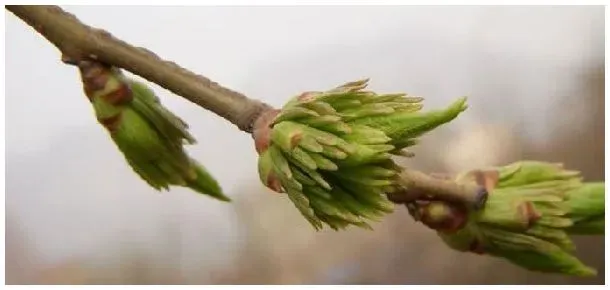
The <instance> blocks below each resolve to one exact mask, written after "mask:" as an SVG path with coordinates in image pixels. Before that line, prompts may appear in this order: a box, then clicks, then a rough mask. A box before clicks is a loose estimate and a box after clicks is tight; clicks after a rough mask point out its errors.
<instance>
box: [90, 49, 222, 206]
mask: <svg viewBox="0 0 610 290" xmlns="http://www.w3.org/2000/svg"><path fill="white" fill-rule="evenodd" d="M78 67H79V70H80V75H81V79H82V82H83V87H84V91H85V94H86V96H87V97H88V98H89V100H90V102H91V103H92V105H93V109H94V111H95V115H96V118H97V120H98V121H99V123H100V124H101V125H103V126H104V128H106V129H107V131H108V132H109V134H110V137H111V138H112V140H113V141H114V142H115V144H116V145H117V147H118V148H119V150H120V151H121V152H122V153H123V155H124V157H125V159H126V161H127V163H128V164H129V165H130V166H131V168H132V169H133V170H134V171H135V172H136V173H137V174H138V175H139V176H140V177H141V178H142V179H143V180H144V181H145V182H146V183H147V184H148V185H150V186H151V187H153V188H155V189H156V190H169V188H170V186H183V187H188V188H190V189H192V190H194V191H196V192H198V193H201V194H205V195H207V196H210V197H213V198H215V199H218V200H222V201H230V199H229V198H228V197H227V196H226V195H224V193H223V192H222V189H221V187H220V186H219V184H218V182H217V181H216V180H215V179H214V178H213V177H212V175H211V174H210V173H209V172H208V171H207V170H206V168H205V167H204V166H203V165H202V164H200V163H198V162H197V161H195V160H194V159H192V158H191V157H189V156H188V153H187V152H186V151H185V149H184V145H185V144H195V143H196V140H195V138H194V137H193V136H191V134H190V133H189V132H188V125H187V124H186V123H185V122H184V121H183V120H182V119H180V118H179V117H178V116H176V115H175V114H173V113H172V112H171V111H169V110H168V109H167V108H166V107H164V106H163V105H162V104H161V102H160V100H159V98H158V97H157V96H156V95H155V93H154V92H153V91H152V90H151V89H150V88H148V86H147V85H146V84H144V83H141V82H137V81H135V80H133V79H130V78H128V77H126V76H124V75H123V74H122V73H121V71H120V70H119V69H117V68H114V67H109V66H106V65H104V64H101V63H98V62H93V61H81V62H80V63H79V64H78Z"/></svg>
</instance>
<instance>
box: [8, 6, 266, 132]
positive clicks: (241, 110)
mask: <svg viewBox="0 0 610 290" xmlns="http://www.w3.org/2000/svg"><path fill="white" fill-rule="evenodd" d="M5 7H6V9H7V10H8V11H10V12H12V13H13V14H15V15H16V16H17V17H19V18H21V20H23V21H25V22H26V23H27V24H29V25H30V26H32V27H33V28H34V29H36V31H38V32H39V33H40V34H42V35H43V36H44V37H45V38H46V39H47V40H49V41H50V42H51V43H53V44H54V45H55V46H56V47H57V48H58V49H59V50H60V51H61V52H62V61H64V62H65V63H69V64H75V63H77V62H78V61H81V60H85V59H93V60H97V61H100V62H103V63H106V64H109V65H112V66H116V67H119V68H122V69H125V70H127V71H130V72H132V73H134V74H136V75H139V76H141V77H143V78H144V79H147V80H149V81H151V82H153V83H156V84H158V85H160V86H161V87H163V88H165V89H167V90H169V91H171V92H173V93H174V94H176V95H179V96H182V97H184V98H185V99H187V100H189V101H191V102H193V103H195V104H197V105H199V106H201V107H203V108H204V109H207V110H210V111H212V112H214V113H216V114H217V115H219V116H221V117H223V118H225V119H227V120H228V121H229V122H231V123H233V124H235V125H236V126H237V127H238V128H239V129H240V130H242V131H245V132H248V133H251V132H252V125H253V123H254V121H255V120H256V118H257V117H258V115H259V114H260V113H261V112H263V111H265V110H266V109H268V108H270V107H269V106H268V105H266V104H264V103H262V102H259V101H256V100H252V99H249V98H247V97H246V96H244V95H242V94H240V93H238V92H235V91H232V90H230V89H227V88H224V87H222V86H220V85H218V84H217V83H215V82H212V81H211V80H209V79H207V78H206V77H203V76H201V75H197V74H195V73H192V72H190V71H188V70H186V69H184V68H182V67H180V66H178V65H177V64H175V63H173V62H170V61H166V60H163V59H161V58H160V57H159V56H157V55H156V54H154V53H153V52H151V51H149V50H147V49H145V48H138V47H135V46H132V45H130V44H128V43H126V42H124V41H122V40H120V39H117V38H115V37H113V36H112V35H111V34H110V33H108V32H106V31H104V30H101V29H97V28H93V27H90V26H88V25H86V24H84V23H82V22H80V21H79V20H78V19H77V18H76V17H75V16H74V15H72V14H70V13H68V12H66V11H64V10H62V9H61V8H59V7H58V6H20V5H15V6H10V5H7V6H5Z"/></svg>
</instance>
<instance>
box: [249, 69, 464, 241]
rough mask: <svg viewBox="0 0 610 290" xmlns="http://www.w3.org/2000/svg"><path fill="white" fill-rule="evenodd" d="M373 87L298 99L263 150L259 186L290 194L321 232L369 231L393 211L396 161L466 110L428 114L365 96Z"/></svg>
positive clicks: (408, 102) (396, 100) (460, 105)
mask: <svg viewBox="0 0 610 290" xmlns="http://www.w3.org/2000/svg"><path fill="white" fill-rule="evenodd" d="M367 82H368V80H361V81H356V82H350V83H347V84H344V85H342V86H339V87H337V88H335V89H332V90H329V91H325V92H307V93H303V94H301V95H300V96H298V97H295V98H293V99H292V100H290V101H289V102H288V103H287V104H286V105H285V106H284V107H283V108H282V109H281V111H280V112H279V113H278V114H277V116H276V117H275V119H274V120H273V121H272V122H271V124H269V126H270V132H269V136H267V138H268V140H269V144H268V146H266V147H265V149H264V150H262V151H261V152H259V153H260V158H259V165H258V166H259V175H260V178H261V181H262V182H263V183H264V184H265V185H266V186H267V187H269V188H271V189H273V190H275V191H277V192H285V193H287V195H288V197H289V198H290V200H291V201H292V202H293V203H294V204H295V206H296V207H297V209H298V210H299V211H300V212H301V214H303V216H304V217H305V218H306V219H307V220H308V221H309V222H310V223H311V224H312V225H313V226H314V227H315V228H316V229H321V228H322V227H323V224H327V225H328V226H330V227H331V228H333V229H335V230H338V229H343V228H345V227H347V226H349V225H355V226H358V227H362V228H370V225H369V222H370V221H375V220H378V219H379V218H381V217H382V216H384V215H385V214H386V213H389V212H392V210H393V203H392V202H390V201H389V200H388V199H387V198H386V193H388V192H391V191H392V190H393V189H394V186H395V184H396V181H395V179H396V177H397V174H398V173H399V172H400V170H401V169H400V167H399V166H398V165H396V164H395V163H394V161H393V160H392V155H393V154H401V153H403V152H402V151H401V149H403V148H405V147H408V146H410V145H413V144H415V143H416V138H417V137H419V136H421V135H422V134H424V133H425V132H427V131H430V130H432V129H434V128H436V127H438V126H440V125H441V124H444V123H446V122H448V121H450V120H452V119H454V118H455V117H456V116H457V115H458V114H459V113H460V112H462V111H463V110H464V109H465V108H466V106H465V98H462V99H460V100H458V101H457V102H455V103H454V104H453V105H451V106H450V107H449V108H447V109H445V110H442V111H431V112H425V113H424V112H421V109H422V103H421V102H422V98H420V97H412V96H407V95H406V94H377V93H374V92H370V91H364V90H363V89H364V88H366V86H367Z"/></svg>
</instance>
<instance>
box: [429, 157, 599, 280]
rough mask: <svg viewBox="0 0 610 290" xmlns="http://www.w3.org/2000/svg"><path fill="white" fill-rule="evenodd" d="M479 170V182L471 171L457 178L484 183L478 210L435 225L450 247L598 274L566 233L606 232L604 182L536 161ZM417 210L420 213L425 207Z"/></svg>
mask: <svg viewBox="0 0 610 290" xmlns="http://www.w3.org/2000/svg"><path fill="white" fill-rule="evenodd" d="M477 172H478V175H479V177H480V176H483V178H478V181H476V180H477V178H476V177H474V176H475V175H477V174H473V173H474V172H470V173H467V174H462V175H461V176H459V177H458V178H457V181H458V182H477V183H479V184H482V185H485V186H486V187H487V189H488V191H489V198H488V200H487V202H486V204H485V207H484V208H483V209H482V210H479V211H472V212H469V213H467V214H466V215H467V218H465V219H463V220H464V221H465V223H463V224H462V226H461V227H460V228H459V229H457V230H455V229H453V230H449V231H448V230H443V229H437V231H438V233H439V235H440V236H441V237H442V238H443V240H444V241H445V242H446V243H447V244H448V245H449V246H450V247H452V248H454V249H456V250H459V251H470V252H475V253H480V254H489V255H492V256H497V257H502V258H505V259H507V260H509V261H511V262H512V263H514V264H516V265H519V266H521V267H524V268H526V269H529V270H533V271H541V272H553V273H562V274H567V275H576V276H591V275H596V270H595V269H592V268H590V267H588V266H586V265H584V264H583V263H582V262H581V261H580V260H579V259H578V258H577V257H575V256H574V251H575V246H574V243H573V242H572V240H571V238H570V236H569V235H570V234H604V215H605V209H604V197H605V190H604V184H603V183H583V182H582V181H581V179H582V178H581V176H580V173H579V172H577V171H570V170H565V169H564V168H563V167H562V166H561V165H560V164H554V163H546V162H538V161H522V162H517V163H514V164H510V165H508V166H504V167H500V168H495V169H492V170H489V171H477ZM481 174H482V175H481ZM434 204H435V206H434V207H430V209H433V210H434V212H433V213H439V212H451V213H452V214H453V216H449V215H447V217H451V218H454V219H455V217H456V216H459V215H456V214H455V207H453V208H452V206H450V205H447V204H442V203H440V202H435V203H434ZM438 207H445V209H444V211H440V210H439V209H438ZM450 208H451V209H450ZM420 210H421V212H423V213H424V216H425V215H426V213H427V212H428V211H429V210H428V209H427V208H421V209H420ZM452 210H453V211H452ZM430 214H432V212H430ZM436 220H439V218H438V217H436Z"/></svg>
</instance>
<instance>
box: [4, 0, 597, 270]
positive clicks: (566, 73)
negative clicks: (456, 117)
mask: <svg viewBox="0 0 610 290" xmlns="http://www.w3.org/2000/svg"><path fill="white" fill-rule="evenodd" d="M66 9H67V10H69V11H70V12H73V13H74V14H76V16H77V17H79V18H80V19H81V20H82V21H84V22H85V23H88V24H90V25H92V26H96V27H100V28H104V29H106V30H108V31H110V32H111V33H113V34H114V35H116V36H117V37H119V38H122V39H124V40H126V41H128V42H130V43H132V44H134V45H137V46H143V47H147V48H148V49H150V50H152V51H154V52H156V53H157V54H158V55H160V56H161V57H163V58H166V59H169V60H172V61H175V62H177V63H178V64H181V65H182V66H185V67H187V68H188V69H191V70H193V71H195V72H198V73H201V74H203V75H205V76H207V77H208V78H211V79H212V80H214V81H217V82H219V83H220V84H223V85H225V86H228V87H230V88H232V89H235V90H238V91H241V92H243V93H245V94H247V95H249V96H250V97H252V98H257V99H260V100H263V101H266V102H268V103H271V104H273V105H278V106H279V105H281V104H282V103H283V102H284V101H285V100H286V99H287V98H289V97H291V96H293V95H295V94H297V93H299V92H300V91H303V90H317V89H326V88H330V87H333V86H336V85H338V84H341V83H343V82H346V81H350V80H354V79H357V78H361V77H370V78H371V84H372V88H374V89H375V90H380V91H392V92H396V91H405V92H408V93H412V94H416V95H422V96H424V97H426V98H427V100H426V102H427V104H430V106H431V107H438V106H442V105H445V104H447V103H449V102H450V101H452V100H453V99H454V98H456V97H459V96H462V95H468V96H470V104H471V107H472V112H473V113H472V114H470V115H468V117H464V118H463V119H462V120H460V122H462V123H458V125H456V126H460V125H459V124H462V125H464V126H465V124H467V123H468V122H470V121H469V120H471V121H472V120H474V121H483V122H500V121H501V120H503V117H502V113H509V114H512V116H513V119H515V120H512V121H511V122H516V121H519V122H524V123H525V124H527V126H528V128H529V129H528V130H531V135H532V138H535V137H537V138H542V137H543V136H544V128H545V126H546V124H545V123H544V120H543V119H544V117H545V116H547V115H549V114H552V108H553V107H552V106H553V105H552V104H553V102H552V101H553V98H559V97H566V96H570V95H574V97H577V95H576V94H577V90H576V89H575V88H577V87H578V85H579V84H578V78H577V77H578V76H579V75H580V74H582V73H584V72H585V71H586V70H587V69H588V68H590V67H591V66H593V65H595V64H596V63H599V62H603V57H604V52H603V49H604V43H603V41H604V38H603V33H604V26H603V25H604V11H603V8H599V7H545V8H535V7H523V8H519V7H476V6H473V7H408V6H403V7H362V6H361V7H324V8H321V7H256V8H250V7H249V8H246V7H241V8H240V7H231V8H228V7H227V8H223V7H172V8H169V7H163V8H160V7H158V8H155V7H137V8H136V7H129V6H121V7H113V6H109V7H88V6H79V7H66ZM5 16H6V68H5V71H6V157H7V178H6V182H7V185H6V186H7V187H6V189H7V191H6V205H7V216H8V217H9V218H10V219H9V220H10V221H11V222H13V223H15V224H17V225H18V226H16V227H19V228H21V230H23V232H24V235H26V236H27V237H28V239H29V241H30V242H31V243H32V244H33V245H34V246H35V247H37V249H38V250H39V253H38V257H39V258H40V259H43V260H44V261H48V262H52V261H60V260H63V259H68V258H74V257H80V256H89V257H99V259H100V261H102V260H103V258H104V255H106V252H104V251H105V250H109V249H118V248H119V247H124V249H140V250H146V249H149V250H150V251H152V252H157V253H160V254H159V255H160V256H159V257H158V258H159V259H164V256H163V255H169V256H171V255H175V254H176V253H165V254H164V253H161V252H162V251H159V250H158V249H161V248H162V247H165V248H167V246H166V245H169V244H171V243H176V241H178V243H182V245H184V247H183V250H182V251H183V252H181V253H180V254H178V255H179V256H180V257H181V258H180V261H182V263H183V264H189V263H191V264H192V265H203V264H206V263H208V264H209V263H212V264H215V263H216V264H222V263H223V261H225V260H226V257H227V255H229V254H230V252H231V249H232V248H233V247H235V246H237V245H239V241H238V239H237V237H238V234H239V232H238V225H237V224H236V222H235V214H234V208H233V207H232V206H231V205H230V204H222V203H219V202H217V201H215V200H212V199H209V198H205V197H201V196H197V195H195V194H193V193H191V192H190V191H187V190H181V189H176V190H173V191H172V192H169V193H165V194H156V193H155V192H154V191H153V190H152V189H150V188H148V187H147V186H146V185H145V184H144V183H143V182H142V181H140V180H139V179H138V178H137V176H136V175H134V174H133V173H132V172H131V169H130V168H129V167H128V166H127V165H126V163H125V162H124V161H123V159H122V156H121V155H120V154H119V153H118V151H117V150H116V149H115V147H114V144H113V143H112V142H111V140H110V139H109V138H108V137H107V133H106V132H105V131H104V130H103V128H102V127H101V126H99V125H98V124H97V123H96V121H95V119H94V116H93V114H92V109H91V106H90V104H89V103H88V101H87V99H86V97H85V96H84V95H83V93H82V88H81V85H80V82H79V80H78V74H77V71H76V70H75V69H74V68H73V67H69V66H66V65H63V64H62V63H61V62H60V61H59V57H60V55H59V53H58V51H57V50H56V49H55V48H54V47H53V46H52V45H50V44H49V43H47V42H46V40H45V39H43V38H42V37H41V36H40V35H38V34H36V33H35V32H34V30H33V29H31V28H30V27H28V26H26V25H25V24H24V23H23V22H21V21H20V20H19V19H17V18H16V17H14V16H13V15H12V14H10V13H9V12H5ZM155 89H156V91H157V93H158V94H159V96H160V97H161V98H162V101H163V102H164V104H166V105H167V106H168V107H170V108H171V109H172V110H173V111H174V112H175V113H177V114H178V115H180V116H182V117H183V118H184V119H185V120H187V122H188V123H189V124H190V125H191V127H192V132H193V133H194V135H195V136H196V137H198V139H199V144H198V145H196V146H192V148H191V149H190V151H191V152H192V153H193V154H194V156H195V157H196V158H198V159H199V160H201V161H202V162H203V163H204V164H205V165H206V166H207V167H208V168H209V169H210V171H211V172H212V173H213V174H214V176H216V177H217V178H218V180H219V181H220V182H221V184H222V186H223V187H224V189H225V191H226V193H227V194H228V195H230V196H232V197H234V198H237V199H239V196H240V195H243V194H248V192H235V190H236V189H238V188H244V187H243V184H245V183H251V184H253V188H254V189H256V190H257V192H260V190H258V188H260V186H259V185H258V184H257V183H256V182H257V180H258V179H257V173H256V154H255V151H254V150H253V147H252V141H251V138H250V137H249V136H247V135H246V134H244V133H241V132H239V131H238V130H236V128H235V127H234V126H233V125H231V124H229V123H228V122H226V121H224V120H223V119H221V118H218V117H216V116H214V115H213V114H212V113H209V112H207V111H205V110H203V109H201V108H198V107H196V106H194V105H192V104H190V103H188V102H187V101H185V100H183V99H181V98H179V97H175V96H172V95H171V94H170V93H168V92H167V91H164V90H162V89H159V88H158V87H156V86H155ZM456 128H459V127H456ZM541 136H542V137H541ZM257 186H258V187H257ZM285 210H286V211H294V210H295V209H294V208H291V207H287V208H286V209H285ZM175 227H178V228H179V231H177V232H176V233H178V235H180V238H181V239H177V240H171V238H172V237H169V238H168V234H167V233H168V229H170V228H175ZM7 234H8V235H10V233H7ZM119 235H123V236H120V237H119ZM155 249H156V250H155ZM215 255H216V256H215ZM214 257H225V258H222V259H221V258H217V259H216V258H214ZM159 261H161V260H159Z"/></svg>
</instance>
